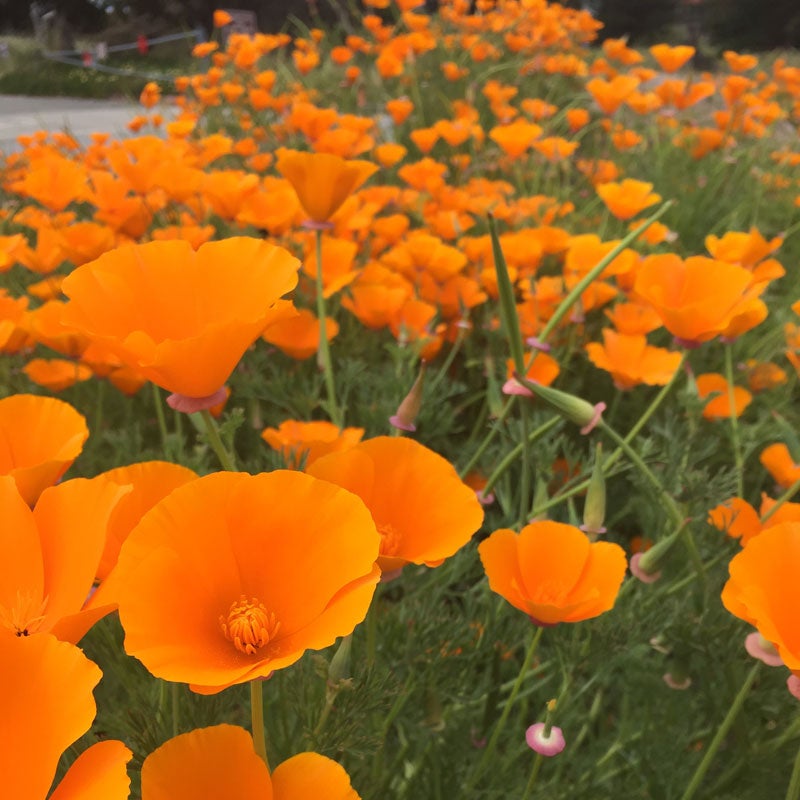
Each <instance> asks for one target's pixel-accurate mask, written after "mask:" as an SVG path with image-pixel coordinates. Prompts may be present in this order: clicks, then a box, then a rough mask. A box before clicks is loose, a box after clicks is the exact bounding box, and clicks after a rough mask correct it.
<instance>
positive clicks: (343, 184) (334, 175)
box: [275, 150, 378, 223]
mask: <svg viewBox="0 0 800 800" xmlns="http://www.w3.org/2000/svg"><path fill="white" fill-rule="evenodd" d="M275 168H276V169H277V170H278V172H280V174H281V175H283V177H284V178H286V180H288V181H289V183H291V184H292V187H293V188H294V190H295V192H296V193H297V197H298V199H299V200H300V205H301V206H302V207H303V210H304V211H305V212H306V214H308V216H309V218H310V219H311V221H312V222H314V223H323V222H327V221H328V220H329V219H330V218H331V217H332V216H333V215H334V214H335V213H336V211H337V210H338V209H339V207H340V206H341V205H342V203H344V201H345V200H347V198H348V197H349V196H350V195H351V194H352V193H353V192H354V191H355V190H356V189H358V187H359V186H361V184H362V183H364V181H365V180H367V178H369V176H370V175H372V174H373V173H374V172H376V171H377V169H378V167H377V166H376V165H375V164H371V163H370V162H369V161H346V160H345V159H343V158H341V157H339V156H336V155H331V154H329V153H301V152H298V151H296V150H282V151H281V152H280V154H279V156H278V160H277V162H276V163H275Z"/></svg>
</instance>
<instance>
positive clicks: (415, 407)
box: [389, 361, 426, 433]
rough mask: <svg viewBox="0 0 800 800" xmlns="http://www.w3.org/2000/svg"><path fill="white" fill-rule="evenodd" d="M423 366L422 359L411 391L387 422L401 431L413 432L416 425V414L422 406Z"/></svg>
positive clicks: (424, 365)
mask: <svg viewBox="0 0 800 800" xmlns="http://www.w3.org/2000/svg"><path fill="white" fill-rule="evenodd" d="M425 367H426V364H425V362H424V361H423V362H422V366H421V367H420V368H419V375H417V379H416V380H415V381H414V385H413V386H412V387H411V391H410V392H409V393H408V394H407V395H406V396H405V398H404V399H403V402H402V403H400V405H399V406H398V407H397V413H396V414H393V415H392V416H391V417H389V422H391V424H392V425H394V427H395V428H398V429H399V430H401V431H408V432H409V433H413V432H414V431H415V430H416V429H417V426H416V425H415V424H414V423H415V422H416V419H417V416H418V415H419V411H420V408H422V389H423V386H424V384H425Z"/></svg>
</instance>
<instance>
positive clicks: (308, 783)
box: [142, 725, 359, 800]
mask: <svg viewBox="0 0 800 800" xmlns="http://www.w3.org/2000/svg"><path fill="white" fill-rule="evenodd" d="M200 797H213V798H225V800H316V798H323V797H324V798H325V800H359V795H358V794H356V792H355V790H354V789H353V788H352V786H351V785H350V778H349V776H348V775H347V773H346V772H345V771H344V769H343V768H342V767H341V766H340V765H339V764H337V763H336V762H335V761H333V760H332V759H330V758H326V757H325V756H321V755H319V754H318V753H299V754H298V755H296V756H292V757H291V758H290V759H287V760H286V761H284V762H283V763H282V764H280V765H279V766H278V767H277V768H276V769H275V771H274V772H273V773H272V775H270V772H269V769H268V767H267V765H266V764H265V763H264V761H263V760H262V759H261V757H260V756H258V754H257V753H256V751H255V748H254V747H253V739H252V738H251V736H250V734H249V733H248V732H247V731H246V730H244V728H238V727H236V726H234V725H215V726H213V727H210V728H199V729H197V730H194V731H190V732H189V733H184V734H181V735H180V736H176V737H175V738H174V739H170V740H169V741H168V742H166V743H164V744H163V745H161V747H159V748H158V749H157V750H155V751H153V752H152V753H151V754H150V755H149V756H148V757H147V758H146V759H145V761H144V764H143V765H142V800H198V798H200Z"/></svg>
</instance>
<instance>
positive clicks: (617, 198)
mask: <svg viewBox="0 0 800 800" xmlns="http://www.w3.org/2000/svg"><path fill="white" fill-rule="evenodd" d="M595 189H596V190H597V194H599V195H600V198H601V199H602V201H603V202H604V203H605V204H606V207H607V208H608V210H609V211H610V212H611V213H612V214H613V215H614V216H615V217H616V218H617V219H622V220H628V219H631V218H632V217H635V216H636V215H637V214H638V213H639V212H640V211H642V210H643V209H645V208H648V207H649V206H652V205H654V204H655V203H658V202H660V201H661V195H660V194H656V193H655V192H653V191H652V189H653V184H652V183H647V182H646V181H635V180H632V179H631V178H626V179H625V180H624V181H622V182H620V183H614V182H611V183H600V184H598V185H597V186H596V187H595Z"/></svg>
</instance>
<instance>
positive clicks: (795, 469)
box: [759, 442, 800, 489]
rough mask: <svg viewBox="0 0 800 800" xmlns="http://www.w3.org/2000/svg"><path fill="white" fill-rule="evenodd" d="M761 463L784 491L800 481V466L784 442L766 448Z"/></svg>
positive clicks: (760, 459) (762, 453)
mask: <svg viewBox="0 0 800 800" xmlns="http://www.w3.org/2000/svg"><path fill="white" fill-rule="evenodd" d="M759 461H761V463H762V464H763V465H764V468H765V469H766V470H767V472H769V474H770V475H772V477H773V478H774V479H775V483H777V484H778V486H780V487H781V488H783V489H788V488H789V487H790V486H791V485H792V484H793V483H794V482H795V481H800V464H797V463H796V462H795V460H794V459H793V458H792V454H791V453H790V452H789V448H788V447H787V446H786V445H785V444H784V443H783V442H775V444H771V445H769V447H765V448H764V450H763V451H762V452H761V456H760V458H759Z"/></svg>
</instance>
